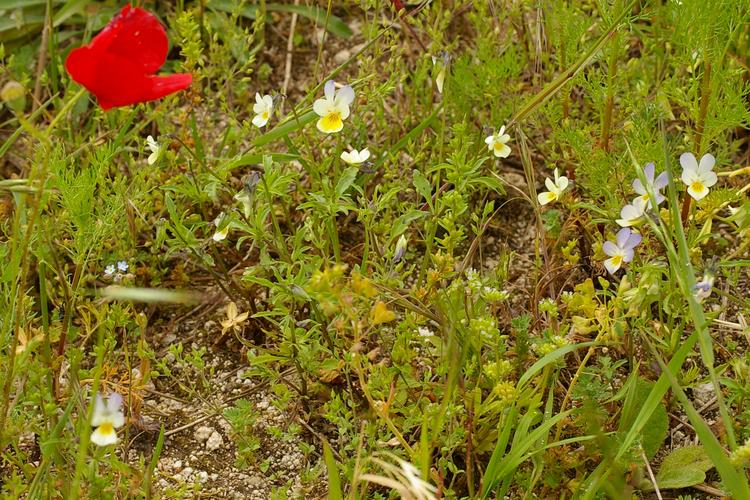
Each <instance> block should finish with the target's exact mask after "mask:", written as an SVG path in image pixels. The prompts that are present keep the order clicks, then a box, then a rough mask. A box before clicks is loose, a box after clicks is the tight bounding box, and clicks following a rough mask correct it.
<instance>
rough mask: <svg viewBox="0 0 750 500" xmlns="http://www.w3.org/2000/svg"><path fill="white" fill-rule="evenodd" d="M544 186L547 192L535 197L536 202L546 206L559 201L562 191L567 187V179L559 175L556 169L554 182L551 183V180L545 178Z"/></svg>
mask: <svg viewBox="0 0 750 500" xmlns="http://www.w3.org/2000/svg"><path fill="white" fill-rule="evenodd" d="M544 185H545V186H547V192H545V193H539V194H538V195H537V200H539V204H540V205H546V204H548V203H552V202H553V201H557V200H559V199H560V197H561V196H562V193H563V191H565V189H567V187H568V178H567V177H565V176H564V175H560V174H559V173H558V171H557V169H555V181H554V182H553V181H552V179H550V178H549V177H547V179H545V181H544Z"/></svg>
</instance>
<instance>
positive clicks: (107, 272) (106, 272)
mask: <svg viewBox="0 0 750 500" xmlns="http://www.w3.org/2000/svg"><path fill="white" fill-rule="evenodd" d="M113 274H115V265H114V264H110V265H108V266H107V267H105V268H104V276H107V277H109V276H112V275H113Z"/></svg>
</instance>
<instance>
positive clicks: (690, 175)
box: [680, 169, 698, 186]
mask: <svg viewBox="0 0 750 500" xmlns="http://www.w3.org/2000/svg"><path fill="white" fill-rule="evenodd" d="M680 179H681V180H682V182H683V183H684V184H685V185H686V186H689V185H691V184H692V183H693V182H695V181H696V180H698V175H697V174H696V172H695V171H694V170H687V169H686V170H683V171H682V175H680Z"/></svg>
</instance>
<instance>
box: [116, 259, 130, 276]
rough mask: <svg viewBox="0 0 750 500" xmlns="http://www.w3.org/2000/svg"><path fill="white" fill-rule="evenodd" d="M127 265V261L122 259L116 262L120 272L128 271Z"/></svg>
mask: <svg viewBox="0 0 750 500" xmlns="http://www.w3.org/2000/svg"><path fill="white" fill-rule="evenodd" d="M128 267H129V266H128V263H127V262H126V261H124V260H121V261H119V262H118V263H117V270H118V271H120V272H121V273H126V272H128Z"/></svg>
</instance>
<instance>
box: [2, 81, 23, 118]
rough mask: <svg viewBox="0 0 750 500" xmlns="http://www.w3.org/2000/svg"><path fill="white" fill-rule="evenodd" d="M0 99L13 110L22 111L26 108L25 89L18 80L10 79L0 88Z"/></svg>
mask: <svg viewBox="0 0 750 500" xmlns="http://www.w3.org/2000/svg"><path fill="white" fill-rule="evenodd" d="M0 99H2V101H3V102H4V103H5V104H6V105H7V106H8V107H9V108H10V109H12V110H13V111H14V112H16V113H23V110H24V109H25V108H26V89H25V88H24V86H23V85H21V84H20V83H19V82H16V81H14V80H11V81H9V82H8V83H6V84H5V85H4V86H3V89H2V90H0Z"/></svg>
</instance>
